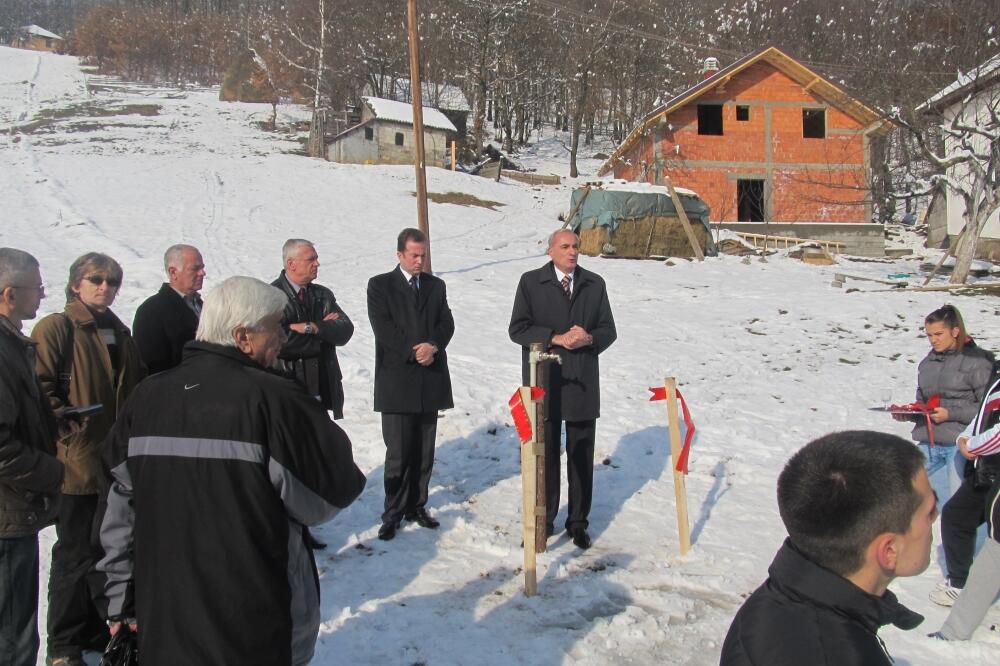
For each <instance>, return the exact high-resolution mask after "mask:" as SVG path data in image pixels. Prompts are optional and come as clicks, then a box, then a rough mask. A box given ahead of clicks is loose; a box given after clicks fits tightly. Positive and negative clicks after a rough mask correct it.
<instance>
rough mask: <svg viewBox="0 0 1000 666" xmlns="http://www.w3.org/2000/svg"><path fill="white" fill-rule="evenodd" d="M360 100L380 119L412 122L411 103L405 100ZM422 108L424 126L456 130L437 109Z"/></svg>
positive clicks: (378, 98) (375, 98)
mask: <svg viewBox="0 0 1000 666" xmlns="http://www.w3.org/2000/svg"><path fill="white" fill-rule="evenodd" d="M361 101H363V102H364V103H365V104H367V105H368V108H370V109H371V110H372V113H374V114H375V117H376V118H379V119H381V120H391V121H392V122H396V123H404V124H406V125H412V124H413V105H412V104H407V103H405V102H396V101H393V100H391V99H382V98H381V97H362V98H361ZM423 110H424V127H433V128H435V129H442V130H447V131H448V132H457V131H458V130H457V129H455V126H454V125H453V124H452V123H451V121H450V120H448V117H447V116H445V115H444V114H443V113H441V112H440V111H438V110H437V109H431V108H428V107H426V106H425V107H423Z"/></svg>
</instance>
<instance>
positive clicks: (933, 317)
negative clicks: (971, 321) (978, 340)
mask: <svg viewBox="0 0 1000 666" xmlns="http://www.w3.org/2000/svg"><path fill="white" fill-rule="evenodd" d="M938 322H941V323H943V324H944V325H945V326H947V327H948V328H957V329H958V331H959V333H958V340H956V341H955V347H956V348H957V349H958V351H962V348H963V347H965V338H967V337H968V333H966V332H965V320H964V319H962V313H961V312H959V311H958V308H956V307H955V306H954V305H952V304H951V303H946V304H944V305H942V306H941V307H939V308H938V309H937V310H935V311H934V312H932V313H930V314H929V315H927V316H926V317H924V325H925V326H926V325H927V324H936V323H938Z"/></svg>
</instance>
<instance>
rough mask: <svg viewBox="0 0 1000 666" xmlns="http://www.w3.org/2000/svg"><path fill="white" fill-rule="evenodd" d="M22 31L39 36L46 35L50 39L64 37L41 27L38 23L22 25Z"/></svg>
mask: <svg viewBox="0 0 1000 666" xmlns="http://www.w3.org/2000/svg"><path fill="white" fill-rule="evenodd" d="M21 32H26V33H28V34H29V35H35V36H37V37H46V38H48V39H62V37H60V36H59V35H57V34H56V33H54V32H49V31H48V30H46V29H45V28H39V27H38V26H37V25H26V26H22V27H21Z"/></svg>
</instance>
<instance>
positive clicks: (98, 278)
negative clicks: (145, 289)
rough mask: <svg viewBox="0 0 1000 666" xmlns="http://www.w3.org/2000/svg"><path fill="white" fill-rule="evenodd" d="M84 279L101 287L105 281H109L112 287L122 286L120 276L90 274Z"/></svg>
mask: <svg viewBox="0 0 1000 666" xmlns="http://www.w3.org/2000/svg"><path fill="white" fill-rule="evenodd" d="M83 279H84V280H86V281H87V282H89V283H90V284H92V285H94V286H95V287H100V286H101V285H102V284H104V283H105V282H107V283H108V286H109V287H112V288H118V287H120V286H122V281H121V280H120V279H119V278H111V277H104V276H103V275H88V276H86V277H85V278H83Z"/></svg>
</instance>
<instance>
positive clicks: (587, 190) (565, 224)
mask: <svg viewBox="0 0 1000 666" xmlns="http://www.w3.org/2000/svg"><path fill="white" fill-rule="evenodd" d="M590 190H591V187H590V185H587V186H586V187H584V188H583V194H582V195H581V196H580V200H579V201H577V202H576V205H575V206H573V210H571V211H570V212H569V217H567V218H566V219H565V220H563V224H562V226H561V227H559V230H560V231H562V230H563V229H565V228H566V227H568V226H569V223H570V222H571V221H572V220H573V218H574V217H575V216H576V212H577V211H578V210H580V206H582V205H583V202H584V200H586V198H587V195H588V194H590Z"/></svg>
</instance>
